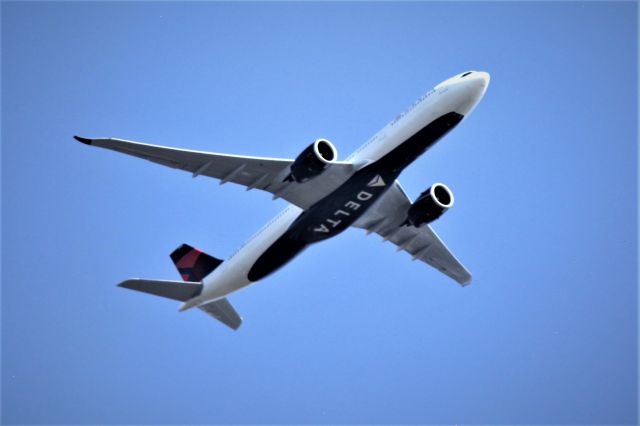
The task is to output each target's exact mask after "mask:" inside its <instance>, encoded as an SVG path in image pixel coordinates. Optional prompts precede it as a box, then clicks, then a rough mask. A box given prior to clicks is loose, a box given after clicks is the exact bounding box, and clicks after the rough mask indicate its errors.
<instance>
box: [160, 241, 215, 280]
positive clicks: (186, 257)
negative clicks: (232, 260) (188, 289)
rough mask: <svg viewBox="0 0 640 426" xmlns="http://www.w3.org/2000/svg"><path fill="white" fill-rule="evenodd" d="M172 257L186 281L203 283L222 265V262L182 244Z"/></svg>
mask: <svg viewBox="0 0 640 426" xmlns="http://www.w3.org/2000/svg"><path fill="white" fill-rule="evenodd" d="M170 256H171V260H173V263H174V264H175V265H176V268H178V272H179V273H180V276H181V277H182V279H183V280H184V281H196V282H199V281H202V280H203V279H204V277H206V276H207V275H209V274H210V273H211V271H213V270H214V269H216V268H217V267H218V266H220V264H221V263H222V260H220V259H216V258H215V257H213V256H209V255H208V254H207V253H204V252H202V251H201V250H198V249H197V248H193V247H191V246H190V245H188V244H182V245H181V246H180V247H178V248H177V249H175V250H174V251H173V252H172V253H171V254H170Z"/></svg>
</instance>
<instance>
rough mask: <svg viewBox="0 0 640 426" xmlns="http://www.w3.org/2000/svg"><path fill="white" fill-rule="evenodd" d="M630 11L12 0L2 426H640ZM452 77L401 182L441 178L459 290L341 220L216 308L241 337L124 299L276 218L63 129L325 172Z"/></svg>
mask: <svg viewBox="0 0 640 426" xmlns="http://www.w3.org/2000/svg"><path fill="white" fill-rule="evenodd" d="M637 17H638V14H637V3H635V2H625V3H615V2H606V3H604V2H603V3H592V2H588V3H587V2H569V3H555V2H539V3H519V2H518V3H515V2H513V3H511V2H495V3H491V2H474V3H463V2H453V3H433V2H425V3H329V4H319V3H235V4H231V3H172V2H167V3H147V2H142V3H135V2H123V3H120V2H118V3H115V2H114V3H81V2H72V3H33V2H22V3H7V2H3V3H2V421H3V422H4V423H7V424H21V423H42V424H52V423H82V424H90V423H100V424H109V423H127V424H145V423H146V424H157V423H186V424H189V423H208V424H217V423H224V424H240V423H242V424H247V423H270V424H272V423H279V424H298V423H330V424H336V423H339V424H355V423H357V424H372V423H376V424H379V423H385V424H389V423H391V424H398V423H401V424H429V423H438V424H443V423H445V424H454V423H458V424H461V423H462V424H464V423H482V424H568V423H573V424H605V423H615V424H630V423H635V422H636V420H637V397H638V389H637V376H638V375H637V373H638V370H637V347H638V345H637V344H638V342H637V333H638V327H637V300H638V292H637V265H636V263H637V262H636V261H637V256H638V247H637V223H636V217H637V204H638V198H637V180H636V176H637V174H636V173H637V158H638V157H637V139H636V135H637V121H636V120H637V112H638V110H637V102H636V97H637V93H638V85H637V73H638V68H637V59H638V58H637V19H638V18H637ZM465 70H484V71H488V72H489V73H490V74H491V76H492V80H491V85H490V86H489V89H488V91H487V93H486V95H485V97H484V99H483V101H482V102H481V103H480V105H478V107H477V109H476V110H475V111H474V112H473V114H472V115H471V116H470V117H469V118H468V119H467V120H465V121H464V122H463V123H462V124H461V125H460V126H459V127H458V128H456V129H455V130H454V131H453V132H452V133H450V134H449V135H448V136H446V137H445V138H444V139H443V140H441V141H440V142H439V144H438V145H437V146H435V147H434V148H433V149H431V150H430V151H429V152H428V153H427V154H425V155H424V156H423V157H421V158H420V159H419V160H418V161H416V162H415V163H414V164H413V165H412V166H411V167H410V168H408V169H407V170H406V171H405V172H404V173H403V174H402V175H401V177H400V180H401V182H402V183H403V186H404V187H405V189H406V190H407V192H409V194H410V195H412V196H413V197H415V196H417V195H418V194H419V193H420V192H421V191H422V190H424V189H426V188H427V187H428V186H430V185H431V184H432V183H434V182H438V181H440V182H444V183H446V184H448V185H449V186H450V187H451V188H452V190H453V191H454V193H455V197H456V205H455V207H454V208H453V209H452V210H451V211H450V212H448V213H447V214H446V215H445V216H444V217H443V218H442V219H440V220H439V221H437V222H436V223H435V225H434V228H435V229H436V231H437V232H438V233H439V234H440V236H441V237H442V238H443V240H444V241H445V242H446V243H447V244H448V245H449V247H450V248H451V249H452V250H453V251H454V252H455V254H456V255H457V256H458V257H459V258H460V259H461V260H462V261H463V262H464V264H465V265H466V266H467V267H468V268H469V269H470V270H471V271H472V273H473V275H474V281H473V283H472V285H471V286H469V287H466V288H460V287H459V286H458V285H457V284H455V283H454V282H453V281H451V280H450V279H449V278H447V277H446V276H444V275H441V274H439V273H438V272H437V271H435V270H433V269H431V268H429V267H428V266H426V265H424V264H422V263H419V262H410V257H409V256H408V255H407V254H406V253H400V254H397V253H396V252H395V250H394V247H392V246H391V245H390V244H389V243H386V244H381V243H380V240H381V239H380V238H379V237H377V236H369V237H365V235H364V232H363V231H361V230H348V231H346V232H345V233H343V234H341V235H340V236H338V237H336V238H335V239H332V240H329V241H326V242H323V243H321V244H318V245H315V246H313V247H311V248H310V249H308V250H307V251H305V252H304V253H303V254H302V255H301V256H300V257H299V258H297V259H295V260H294V261H293V262H292V263H290V264H289V265H287V266H286V267H285V268H283V269H281V270H280V271H278V272H277V273H276V274H274V275H272V276H270V277H269V278H267V279H266V280H264V281H262V282H260V283H259V284H256V285H255V286H253V287H251V288H249V289H246V290H243V291H241V292H239V293H238V294H236V295H233V296H231V298H230V300H231V302H232V303H233V304H234V305H235V306H236V308H237V309H238V311H239V312H240V313H241V314H242V315H243V317H244V320H245V321H244V324H243V326H242V327H241V328H240V330H239V331H238V332H233V331H231V330H229V329H227V328H226V327H224V326H222V325H221V324H219V323H217V322H216V321H214V320H212V319H211V318H209V317H207V316H206V315H204V314H202V313H201V312H199V311H197V310H193V311H188V312H185V313H178V312H177V308H178V303H175V302H173V301H169V300H165V299H160V298H156V297H152V296H150V295H145V294H141V293H135V292H131V291H128V290H123V289H120V288H117V287H116V284H117V283H118V282H120V281H122V280H123V279H126V278H129V277H147V278H159V279H179V275H178V274H177V272H176V271H175V270H174V268H173V265H172V263H171V261H170V259H169V256H168V254H169V253H170V252H171V251H172V250H173V249H174V248H175V247H177V246H178V245H180V244H182V243H183V242H186V243H189V244H192V245H194V246H196V247H200V248H202V249H203V250H205V251H207V252H209V253H211V254H212V255H214V256H217V257H221V258H224V257H226V256H228V255H230V254H231V253H232V252H233V251H234V250H235V249H236V248H237V247H238V246H239V245H240V244H242V243H243V242H244V241H245V240H246V239H248V238H249V237H250V236H251V235H252V234H253V233H254V232H255V231H256V230H257V229H258V228H259V227H261V226H262V225H263V224H264V223H265V222H267V221H268V220H269V219H270V217H272V216H273V215H275V214H277V212H278V211H280V210H281V209H282V208H283V207H284V206H285V205H286V204H285V202H284V201H282V200H277V201H271V197H270V195H269V194H265V193H260V192H258V191H252V192H249V193H246V192H245V191H244V189H243V188H241V187H239V186H235V185H233V184H228V185H225V186H222V187H220V186H218V183H217V181H215V180H212V179H208V178H203V177H200V178H197V179H192V178H191V176H190V175H189V174H187V173H184V172H180V171H176V170H172V169H168V168H164V167H161V166H159V165H155V164H152V163H148V162H145V161H142V160H139V159H135V158H131V157H127V156H124V155H121V154H117V153H114V152H110V151H105V150H100V149H96V148H91V147H87V146H84V145H82V144H79V143H77V142H75V141H74V140H73V139H72V138H71V137H72V135H74V134H79V135H83V136H89V137H99V136H105V137H120V138H125V139H131V140H137V141H142V142H148V143H156V144H161V145H173V146H179V147H185V148H193V149H199V150H207V151H216V152H228V153H237V154H245V155H258V156H274V157H285V158H293V157H295V156H296V155H298V153H299V152H300V151H301V150H302V149H303V148H304V147H306V146H307V145H308V144H309V143H310V142H311V141H313V140H314V139H316V138H319V137H323V138H328V139H330V140H331V141H333V142H334V144H335V145H336V146H337V148H338V151H339V155H340V158H345V157H346V156H347V155H348V154H349V153H350V152H351V151H353V150H355V149H356V148H357V147H358V146H359V145H361V144H362V143H363V142H365V141H366V139H367V138H369V137H370V136H371V135H372V134H373V133H374V132H376V131H377V130H378V129H379V128H381V127H382V126H384V125H385V124H386V123H387V122H389V121H390V120H391V119H392V118H393V117H395V116H396V115H397V114H398V113H399V112H401V111H402V110H404V109H405V108H406V107H407V106H409V105H410V104H411V103H412V102H413V101H414V100H416V99H417V98H419V97H420V96H421V95H422V94H424V93H425V92H427V91H428V90H429V89H430V88H431V87H433V86H434V85H436V84H437V83H439V82H440V81H442V80H445V79H446V78H449V77H451V76H453V75H454V74H457V73H459V72H462V71H465Z"/></svg>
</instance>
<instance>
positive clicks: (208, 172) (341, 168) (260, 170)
mask: <svg viewBox="0 0 640 426" xmlns="http://www.w3.org/2000/svg"><path fill="white" fill-rule="evenodd" d="M75 139H76V140H78V141H80V142H82V143H85V144H87V145H92V146H97V147H100V148H106V149H110V150H112V151H117V152H120V153H123V154H127V155H131V156H134V157H138V158H142V159H145V160H148V161H151V162H154V163H157V164H161V165H163V166H167V167H171V168H174V169H180V170H184V171H187V172H190V173H191V174H192V175H193V177H196V176H208V177H212V178H215V179H219V180H220V184H223V183H227V182H232V183H236V184H239V185H242V186H244V187H246V189H247V190H250V189H260V190H263V191H267V192H269V193H271V194H272V195H273V198H274V199H275V198H282V199H284V200H287V201H288V202H290V203H292V204H295V205H296V206H298V207H300V208H302V209H307V208H309V207H310V206H312V205H313V204H314V203H315V202H316V201H318V200H320V199H321V198H323V197H325V196H326V195H329V194H330V193H331V192H332V191H333V190H335V189H336V188H337V187H338V186H340V185H341V184H342V183H343V182H344V181H345V180H346V179H348V177H349V176H350V175H351V173H352V172H353V165H352V164H351V163H344V162H336V163H333V164H332V165H331V166H329V167H328V168H327V169H326V170H325V172H324V173H323V174H322V176H319V177H317V178H316V179H311V180H309V181H307V182H304V183H296V182H283V181H284V179H285V178H286V177H287V175H288V174H289V167H290V166H291V164H292V163H293V160H289V159H281V158H265V157H249V156H242V155H228V154H219V153H215V152H204V151H193V150H187V149H180V148H171V147H165V146H159V145H150V144H145V143H140V142H133V141H127V140H123V139H113V138H106V139H105V138H97V139H89V138H82V137H78V136H76V137H75Z"/></svg>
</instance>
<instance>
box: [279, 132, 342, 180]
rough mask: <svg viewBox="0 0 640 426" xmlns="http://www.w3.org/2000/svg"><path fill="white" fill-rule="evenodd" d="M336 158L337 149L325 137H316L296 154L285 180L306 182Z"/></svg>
mask: <svg viewBox="0 0 640 426" xmlns="http://www.w3.org/2000/svg"><path fill="white" fill-rule="evenodd" d="M337 158H338V151H336V148H335V147H334V146H333V144H332V143H331V142H329V141H328V140H326V139H318V140H316V141H315V142H314V143H312V144H311V145H309V146H308V147H307V148H306V149H305V150H304V151H302V153H301V154H300V155H298V157H297V158H296V159H295V161H294V162H293V164H292V165H291V174H290V175H289V176H288V177H287V179H286V180H293V181H295V182H298V183H301V182H306V181H308V180H309V179H311V178H314V177H316V176H318V175H319V174H320V173H322V172H323V171H324V170H325V169H326V168H327V167H329V165H330V164H331V163H333V162H334V161H336V159H337Z"/></svg>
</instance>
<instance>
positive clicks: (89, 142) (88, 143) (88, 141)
mask: <svg viewBox="0 0 640 426" xmlns="http://www.w3.org/2000/svg"><path fill="white" fill-rule="evenodd" d="M73 138H74V139H75V140H77V141H78V142H82V143H83V144H85V145H91V142H92V139H89V138H83V137H81V136H74V137H73Z"/></svg>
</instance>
